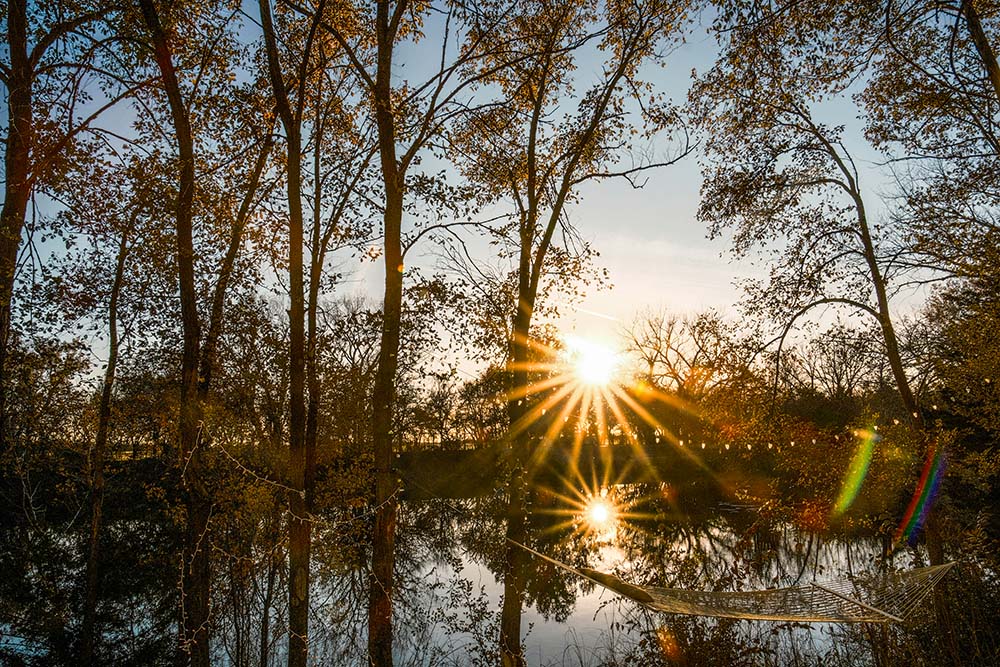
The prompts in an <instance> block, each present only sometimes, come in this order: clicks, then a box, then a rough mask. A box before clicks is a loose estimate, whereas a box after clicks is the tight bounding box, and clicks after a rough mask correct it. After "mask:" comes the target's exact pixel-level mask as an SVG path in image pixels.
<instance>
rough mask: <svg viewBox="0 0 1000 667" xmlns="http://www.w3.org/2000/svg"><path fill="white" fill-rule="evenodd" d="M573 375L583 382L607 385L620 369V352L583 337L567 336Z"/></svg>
mask: <svg viewBox="0 0 1000 667" xmlns="http://www.w3.org/2000/svg"><path fill="white" fill-rule="evenodd" d="M566 344H567V346H568V348H569V360H570V364H571V366H572V370H573V375H574V377H576V379H577V381H579V382H580V383H581V384H584V385H587V386H590V387H606V386H608V385H609V384H611V381H612V380H613V379H614V377H615V372H616V371H617V370H618V363H619V359H618V353H617V352H615V351H614V350H612V349H611V348H610V347H608V346H606V345H602V344H600V343H595V342H594V341H590V340H585V339H583V338H574V337H571V338H567V339H566Z"/></svg>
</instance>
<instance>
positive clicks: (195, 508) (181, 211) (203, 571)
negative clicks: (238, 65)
mask: <svg viewBox="0 0 1000 667" xmlns="http://www.w3.org/2000/svg"><path fill="white" fill-rule="evenodd" d="M139 4H140V7H141V9H142V14H143V18H144V20H145V22H146V27H147V30H148V31H149V35H150V38H151V40H152V44H153V50H154V56H155V59H156V64H157V67H158V69H159V71H160V78H161V80H162V82H163V88H164V92H165V93H166V96H167V102H168V104H169V106H170V113H171V117H172V119H173V125H174V133H175V135H176V141H177V148H178V158H179V171H180V174H179V190H178V197H177V212H176V244H177V246H176V248H177V269H178V277H179V280H178V282H179V285H180V301H181V326H182V330H183V338H184V341H183V353H182V355H181V397H180V451H179V454H180V457H179V459H180V460H179V461H178V466H179V469H180V471H181V484H182V488H183V490H184V497H185V505H186V509H187V527H186V531H185V538H184V547H183V549H182V554H181V558H182V576H181V595H180V613H181V619H182V620H181V625H180V634H181V637H180V641H181V649H182V650H184V651H186V652H187V653H188V654H189V655H190V660H191V664H192V665H194V666H195V667H208V665H209V662H210V657H209V648H210V647H209V638H210V633H209V630H210V628H209V621H210V617H209V614H210V604H211V588H210V586H211V567H210V565H211V563H210V560H209V556H210V553H211V551H210V543H209V535H208V527H209V520H210V518H211V510H212V508H211V502H210V499H209V495H208V489H207V488H206V487H205V485H204V481H203V480H202V475H203V473H202V468H203V464H202V452H201V442H200V431H201V420H202V409H201V401H200V400H199V392H198V356H199V346H200V340H201V325H200V322H199V319H198V302H197V298H198V297H197V287H196V284H195V275H194V234H193V220H194V215H193V202H194V186H195V163H194V141H193V138H192V132H191V124H190V121H189V119H188V114H187V109H186V107H185V106H184V100H183V97H182V96H181V91H180V86H179V84H178V81H177V73H176V71H175V69H174V64H173V56H172V51H171V49H170V45H169V42H168V39H167V35H166V34H165V33H164V31H163V28H162V26H161V24H160V18H159V15H158V14H157V11H156V7H155V5H154V4H153V0H139Z"/></svg>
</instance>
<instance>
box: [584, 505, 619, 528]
mask: <svg viewBox="0 0 1000 667" xmlns="http://www.w3.org/2000/svg"><path fill="white" fill-rule="evenodd" d="M584 516H585V517H586V519H587V522H588V523H589V524H590V525H591V526H593V527H594V528H606V527H607V526H608V525H610V524H611V522H612V521H613V520H614V517H615V510H614V508H613V507H612V506H611V503H609V502H608V501H606V500H604V499H603V498H595V499H594V500H592V501H591V502H590V503H589V504H588V505H587V509H586V511H585V512H584Z"/></svg>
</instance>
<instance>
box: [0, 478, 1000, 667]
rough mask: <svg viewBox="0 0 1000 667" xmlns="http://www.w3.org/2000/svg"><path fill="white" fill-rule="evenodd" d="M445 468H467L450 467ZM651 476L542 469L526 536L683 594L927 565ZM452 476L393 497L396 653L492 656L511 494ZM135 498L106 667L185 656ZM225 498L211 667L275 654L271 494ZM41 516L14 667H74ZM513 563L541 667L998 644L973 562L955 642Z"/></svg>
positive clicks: (319, 541)
mask: <svg viewBox="0 0 1000 667" xmlns="http://www.w3.org/2000/svg"><path fill="white" fill-rule="evenodd" d="M446 472H447V475H450V476H459V477H461V476H462V475H463V473H462V469H461V468H449V469H448V470H447V471H446ZM442 474H444V473H442ZM447 475H445V476H447ZM657 477H658V479H656V480H649V479H645V480H643V479H639V478H635V477H630V476H629V475H617V476H616V475H608V474H605V473H602V472H600V471H598V470H589V471H587V472H586V473H585V474H583V475H577V476H576V477H575V478H573V479H566V478H561V477H559V476H558V475H548V474H541V475H538V476H537V477H536V478H534V479H533V482H532V484H531V486H530V493H529V503H528V507H527V522H526V525H525V529H526V530H525V540H526V542H528V543H529V544H530V546H531V547H532V548H533V549H535V550H537V551H538V552H539V553H541V554H544V555H547V556H550V557H552V558H554V559H557V560H559V561H561V562H564V563H566V564H569V565H571V566H573V567H587V568H594V569H596V570H600V571H602V572H609V573H614V574H615V575H617V576H619V577H620V578H621V579H622V580H624V581H627V582H631V583H634V584H639V585H656V586H667V587H673V588H682V589H691V590H713V591H751V590H759V589H768V588H775V587H783V586H791V585H797V584H807V583H809V582H812V581H818V582H823V581H828V580H831V579H837V578H841V577H844V576H848V575H858V574H864V573H878V572H883V571H886V570H894V569H907V568H911V567H915V566H921V565H925V564H926V561H927V557H926V553H925V551H924V549H923V548H922V547H921V546H920V545H919V544H917V545H915V546H904V547H902V548H898V549H895V550H891V549H890V546H891V541H890V535H891V533H892V531H893V529H894V527H895V525H894V524H880V523H878V516H879V515H877V514H874V515H868V514H866V515H864V516H860V515H859V516H854V517H852V520H850V521H840V522H832V523H831V522H825V521H819V520H818V518H817V517H818V515H820V514H822V511H823V510H822V507H823V505H822V504H821V503H818V502H817V501H816V499H808V498H806V499H802V498H799V499H784V500H781V501H779V500H778V499H774V498H772V499H770V500H768V501H765V502H757V503H753V502H749V501H748V500H747V499H746V498H745V497H743V496H742V495H741V493H739V492H733V490H732V489H731V488H728V487H727V488H726V489H723V487H722V486H720V485H719V484H713V483H710V480H708V479H707V478H706V477H705V476H704V475H702V476H698V475H693V474H683V475H677V476H676V477H675V478H673V479H670V477H669V476H664V475H658V476H657ZM667 479H670V481H666V480H667ZM449 488H451V490H452V491H453V492H452V493H440V492H438V493H433V492H429V490H428V489H427V488H426V487H424V486H423V485H420V484H419V483H413V484H411V485H410V486H409V487H408V488H407V495H406V496H405V497H404V499H403V501H402V502H401V504H400V508H399V526H398V533H397V542H396V572H397V575H396V591H395V597H394V603H395V612H394V613H395V627H394V632H395V635H394V636H395V644H394V655H395V661H396V664H397V665H412V666H418V665H419V666H423V667H431V666H442V667H445V666H449V665H455V666H458V665H497V664H498V663H499V657H498V655H499V649H498V637H499V628H500V621H501V597H502V594H503V579H504V573H505V572H506V571H507V570H508V564H507V554H506V542H505V521H504V518H503V517H505V516H506V510H507V499H506V497H505V495H504V493H503V492H502V485H499V484H467V485H465V486H461V485H456V486H453V487H449ZM498 489H499V490H498ZM144 493H145V496H143V497H145V498H146V500H145V501H144V502H133V503H131V504H129V505H128V511H127V512H125V513H124V514H121V515H117V516H110V517H109V520H108V523H107V527H106V531H105V532H106V535H105V538H104V540H103V542H102V547H101V548H102V552H103V553H104V554H105V558H107V559H108V562H113V563H115V567H114V568H108V571H107V572H106V573H105V574H104V575H103V577H102V587H101V605H100V609H99V611H100V619H99V622H100V626H101V628H102V632H103V637H102V642H101V645H102V651H103V654H104V655H105V656H106V662H107V664H122V665H127V664H134V665H156V664H170V663H172V662H173V660H174V655H175V651H176V646H175V637H176V634H175V632H176V630H175V628H176V622H177V614H176V610H177V596H178V594H179V591H178V572H177V569H176V555H175V554H176V548H177V547H176V545H177V544H178V543H179V535H178V532H177V530H176V528H175V525H176V524H175V523H174V522H173V520H172V517H171V516H170V515H169V514H168V513H165V512H164V511H163V510H162V508H163V507H166V506H169V503H167V502H164V501H162V498H160V496H159V492H158V491H150V490H149V489H147V490H146V491H145V492H144ZM276 498H277V499H278V500H276ZM831 503H832V501H827V502H826V511H829V505H830V504H831ZM123 506H125V504H123ZM325 507H326V509H324V510H322V511H320V512H318V513H317V516H316V521H315V524H314V530H313V550H312V563H313V588H312V596H311V608H312V613H311V636H310V650H311V655H312V656H313V660H314V661H315V664H319V665H359V666H360V665H365V664H367V656H366V651H365V645H366V637H367V602H368V588H367V587H368V578H367V574H366V573H367V569H366V562H367V558H368V554H369V548H368V535H369V534H370V529H371V528H370V526H371V509H370V508H369V507H368V506H367V505H365V504H364V503H355V502H349V501H347V500H345V499H343V498H341V499H340V500H339V501H331V502H329V503H327V504H326V505H325ZM217 511H218V515H217V519H216V521H217V523H216V524H215V526H214V527H215V530H216V533H215V536H214V543H213V547H212V548H213V568H214V569H213V618H214V626H213V647H212V652H213V655H214V658H215V660H214V662H215V664H220V665H263V664H269V665H277V664H284V662H285V655H286V648H285V646H286V645H285V641H286V631H285V627H286V626H285V613H286V612H285V608H286V595H287V583H286V579H285V561H284V552H283V549H284V547H283V539H284V524H283V513H282V510H281V503H280V496H279V495H278V494H263V493H260V489H259V488H258V487H254V486H251V485H248V486H247V488H246V492H245V494H244V495H242V496H240V497H239V498H234V499H232V500H230V506H229V507H227V506H225V505H223V504H221V503H220V505H219V509H218V510H217ZM873 517H874V518H873ZM45 518H46V517H44V516H42V515H38V516H37V517H36V519H37V520H36V521H16V522H6V523H4V524H3V525H2V526H0V541H2V544H0V546H2V549H0V568H2V571H3V572H4V575H5V576H4V577H2V578H0V633H2V636H0V662H3V663H4V664H8V663H9V664H46V665H47V664H74V663H73V655H74V653H73V649H74V641H75V636H76V633H77V632H78V629H79V627H80V611H79V610H80V608H81V589H80V586H79V582H80V580H81V579H82V574H83V565H84V562H85V558H84V554H85V552H86V551H85V547H86V534H85V533H86V522H84V521H79V520H78V519H74V517H73V516H72V515H70V516H66V517H62V518H60V519H59V520H56V517H55V516H54V515H50V516H49V517H48V521H45V520H44V519H45ZM522 556H523V565H524V574H525V603H524V607H523V609H522V612H523V615H522V626H521V627H522V640H523V644H524V647H525V656H526V659H527V662H528V664H529V665H532V666H542V665H546V666H547V665H553V666H555V665H572V666H574V667H587V666H597V665H609V666H613V665H626V664H628V665H647V664H648V665H689V666H691V665H786V664H802V665H805V664H824V665H882V664H928V665H930V664H942V663H943V662H949V663H953V664H975V663H976V660H977V659H978V661H979V664H990V662H989V659H990V658H988V656H995V655H997V651H996V646H997V645H998V639H1000V637H998V636H997V632H996V631H995V630H992V627H993V625H994V624H993V623H992V619H993V618H994V613H995V610H997V609H998V608H1000V605H998V604H997V598H998V596H997V588H998V586H997V583H996V575H995V573H993V572H988V571H986V572H984V571H982V570H975V568H971V566H968V565H965V566H963V567H964V568H965V569H964V570H963V572H962V573H961V574H960V573H959V572H958V569H956V570H955V571H954V572H953V573H952V574H951V575H949V577H948V579H947V580H946V581H945V582H943V585H941V586H940V587H939V588H940V589H941V590H942V595H941V596H939V597H940V600H939V601H938V603H941V602H942V601H943V603H944V604H945V606H946V608H947V610H948V611H947V614H948V616H947V618H948V619H950V620H949V621H948V623H949V627H950V628H952V630H950V631H949V632H950V634H949V635H946V634H943V633H942V631H941V627H940V622H939V621H940V618H941V617H940V616H936V614H940V610H936V608H935V605H936V604H938V603H936V602H935V601H934V600H933V599H932V598H928V599H927V600H925V601H924V603H923V604H922V605H921V608H920V609H919V610H918V612H917V614H916V615H915V620H914V622H913V623H910V624H908V625H906V626H899V627H896V626H892V627H885V626H874V625H870V624H854V625H847V624H805V623H792V622H776V621H747V620H733V619H715V618H707V617H698V616H681V615H676V614H663V613H659V612H654V611H651V610H649V609H647V608H645V607H643V606H642V605H639V604H637V603H636V602H633V601H632V600H629V599H627V598H624V597H622V596H620V595H618V594H616V593H614V592H612V591H610V590H608V589H606V588H604V587H602V586H598V585H595V584H594V583H593V582H591V581H589V580H587V579H584V578H581V577H579V576H576V575H574V574H572V573H570V572H568V571H567V570H565V569H563V568H560V567H557V566H555V565H553V564H552V563H550V562H548V561H545V560H543V559H541V558H539V557H537V556H535V555H532V554H530V553H528V552H523V553H522ZM973 575H974V576H973ZM957 601H960V602H961V603H960V604H959V603H957ZM949 637H950V639H949ZM949 642H951V646H952V648H949ZM955 646H957V647H958V648H957V649H955V648H954V647H955ZM956 651H957V652H956ZM956 656H957V657H956ZM968 656H972V658H973V659H972V660H967V659H966V658H967V657H968ZM976 656H979V658H977V657H976ZM943 658H944V659H943Z"/></svg>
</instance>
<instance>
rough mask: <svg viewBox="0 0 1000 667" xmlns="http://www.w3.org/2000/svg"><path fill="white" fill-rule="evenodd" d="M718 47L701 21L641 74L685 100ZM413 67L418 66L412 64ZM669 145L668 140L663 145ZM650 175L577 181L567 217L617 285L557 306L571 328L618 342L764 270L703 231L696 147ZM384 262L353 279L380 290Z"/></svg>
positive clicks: (711, 300) (705, 303)
mask: <svg viewBox="0 0 1000 667" xmlns="http://www.w3.org/2000/svg"><path fill="white" fill-rule="evenodd" d="M715 53H716V46H715V41H714V38H712V37H711V36H710V35H709V34H708V31H707V27H706V26H705V25H703V24H702V22H700V21H699V22H697V23H696V24H695V25H693V26H691V27H690V31H689V33H688V36H687V39H686V41H685V42H684V43H683V44H681V45H680V46H679V47H678V48H677V50H676V51H674V52H673V53H671V54H670V55H669V56H668V58H667V61H666V63H667V65H666V67H665V68H661V67H659V66H654V67H651V68H648V69H647V70H646V71H645V72H644V76H645V78H646V80H649V81H651V82H653V83H654V85H655V86H656V88H657V89H658V90H659V91H662V92H665V93H667V95H668V96H669V97H670V98H671V99H672V100H673V101H674V102H675V103H682V102H683V101H684V99H685V97H686V95H687V90H688V87H689V85H690V81H691V72H692V69H697V70H698V71H704V70H706V69H708V68H709V67H710V66H711V64H712V61H713V59H714V57H715ZM591 66H592V67H596V62H595V63H594V64H592V65H591ZM587 67H588V63H587V62H586V61H584V62H581V64H580V72H581V73H582V74H585V73H586V71H587ZM409 70H410V71H409V74H410V75H413V73H414V72H413V67H412V66H411V67H410V68H409ZM667 148H669V145H668V144H667V143H662V145H659V146H658V149H659V150H658V154H659V153H662V152H663V151H665V150H666V149H667ZM646 176H647V177H648V178H647V180H646V183H645V186H644V187H643V188H641V189H634V188H633V187H632V186H631V185H630V184H629V183H628V182H627V181H625V180H623V179H613V180H606V181H602V182H589V183H587V184H585V185H584V186H583V187H582V189H581V190H580V193H581V195H582V196H581V198H580V201H579V202H578V203H577V204H576V205H574V206H573V208H572V209H571V211H570V218H571V220H572V222H573V224H574V225H575V226H576V228H577V229H578V231H579V232H580V235H581V237H582V238H583V239H584V240H585V241H588V242H590V244H591V245H592V247H593V248H594V249H596V250H597V251H598V252H599V253H600V258H599V259H598V263H597V266H599V267H603V268H606V269H607V270H608V271H609V273H610V286H608V287H606V288H604V289H601V290H599V291H594V290H590V291H588V294H587V296H586V297H585V298H584V299H583V300H582V301H581V302H578V303H575V304H572V305H571V306H570V307H568V308H567V307H563V308H560V311H561V312H562V313H563V319H562V320H561V322H560V323H559V324H560V327H561V328H563V330H564V331H566V332H567V333H572V334H574V335H577V336H581V337H585V338H589V339H593V340H596V341H600V342H603V343H606V344H609V345H616V344H619V343H620V340H619V339H620V330H621V329H622V327H624V326H626V325H627V324H628V323H629V322H631V321H632V319H633V318H634V317H635V316H636V315H637V314H638V313H640V312H641V311H644V310H649V309H654V310H666V311H669V312H671V313H677V314H680V315H689V314H695V313H700V312H703V311H705V310H708V309H715V310H718V311H720V312H722V313H724V314H735V312H736V308H735V304H736V303H737V302H738V301H739V299H740V296H741V293H742V292H741V290H740V289H739V287H738V286H736V284H735V283H736V281H738V280H740V279H743V278H746V277H749V276H752V275H756V273H759V269H757V270H756V273H755V269H754V268H753V267H751V266H749V265H748V264H747V263H746V262H742V263H741V262H734V261H732V260H731V259H730V258H729V257H728V256H727V255H726V243H725V241H724V240H721V239H720V240H714V241H712V240H709V239H708V238H706V232H707V229H706V227H705V225H704V224H703V223H700V222H699V221H698V220H697V219H696V212H697V208H698V197H699V189H700V187H701V171H700V164H699V157H698V154H697V151H695V153H694V154H692V155H688V156H687V157H685V158H683V159H682V160H681V161H680V162H678V163H677V164H674V165H671V166H668V167H663V168H660V169H658V170H655V171H652V172H647V174H646ZM414 255H415V256H416V257H415V258H414V259H415V261H414V262H413V263H414V264H416V265H418V266H421V267H422V268H425V269H428V270H433V268H434V265H435V261H436V256H435V254H434V250H433V248H432V246H431V245H430V244H424V246H423V247H422V248H416V249H415V250H414ZM408 261H411V260H410V259H409V258H408ZM382 270H383V268H382V264H381V263H380V262H376V263H367V264H363V265H361V266H360V267H358V269H357V270H356V271H355V272H354V273H353V276H352V279H351V280H352V283H351V284H352V285H353V287H352V289H354V290H355V291H357V292H361V293H364V294H366V295H368V296H369V297H370V298H372V299H379V298H380V297H381V289H382V280H383V277H382Z"/></svg>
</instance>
